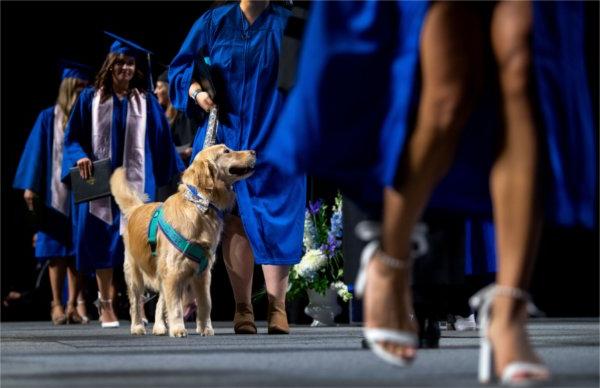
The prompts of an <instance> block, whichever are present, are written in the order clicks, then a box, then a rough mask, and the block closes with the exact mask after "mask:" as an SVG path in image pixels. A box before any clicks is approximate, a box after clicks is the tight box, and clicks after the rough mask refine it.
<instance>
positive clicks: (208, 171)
mask: <svg viewBox="0 0 600 388" xmlns="http://www.w3.org/2000/svg"><path fill="white" fill-rule="evenodd" d="M216 175H217V166H216V165H215V164H214V163H213V162H212V161H211V160H208V159H205V160H203V161H201V162H200V168H199V169H198V175H197V177H198V187H201V188H203V189H204V190H207V191H212V190H213V189H214V188H215V178H216Z"/></svg>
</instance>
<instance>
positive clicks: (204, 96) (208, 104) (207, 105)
mask: <svg viewBox="0 0 600 388" xmlns="http://www.w3.org/2000/svg"><path fill="white" fill-rule="evenodd" d="M196 104H198V105H199V106H200V108H202V109H204V110H205V111H206V112H210V109H211V108H212V107H214V106H215V103H214V101H213V100H212V98H210V96H209V95H208V93H207V92H200V93H198V95H197V96H196Z"/></svg>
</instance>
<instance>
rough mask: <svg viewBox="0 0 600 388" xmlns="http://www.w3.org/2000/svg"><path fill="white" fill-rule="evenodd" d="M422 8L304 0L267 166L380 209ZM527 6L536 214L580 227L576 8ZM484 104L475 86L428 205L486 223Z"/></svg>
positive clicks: (587, 211) (586, 200)
mask: <svg viewBox="0 0 600 388" xmlns="http://www.w3.org/2000/svg"><path fill="white" fill-rule="evenodd" d="M427 7H428V3H427V2H396V3H391V2H316V3H315V4H314V5H313V8H312V9H311V15H310V17H309V20H308V25H307V31H306V33H305V36H304V40H303V48H302V52H301V58H300V63H299V68H298V75H297V79H298V80H299V82H298V84H297V86H296V87H295V89H294V90H292V92H291V94H290V96H289V98H288V101H287V103H286V105H285V107H284V109H283V111H282V114H281V116H280V119H279V121H278V125H277V126H276V129H275V131H274V132H273V134H272V136H271V139H270V141H271V143H270V144H269V146H268V147H267V156H266V157H267V160H268V161H269V162H272V163H273V164H274V165H276V166H277V167H279V168H281V169H283V170H284V171H286V172H287V173H290V174H294V173H305V172H309V173H313V174H315V175H319V176H322V177H325V178H328V179H331V180H334V181H335V182H336V183H338V184H340V185H341V186H342V187H343V188H344V191H345V192H346V193H347V194H348V195H350V196H353V197H355V198H357V199H358V200H359V202H361V203H363V204H364V205H367V206H368V204H372V203H380V202H381V190H382V188H383V187H385V186H390V185H391V184H392V183H393V179H394V176H395V173H396V169H397V166H398V163H399V160H400V158H401V156H402V152H403V150H404V147H405V143H406V140H407V139H408V135H409V134H410V130H411V127H410V121H411V119H412V117H413V115H414V113H415V108H416V103H417V101H418V99H417V97H418V94H419V84H418V82H417V80H418V65H419V57H418V54H419V39H420V34H421V29H422V25H423V21H424V18H425V15H426V13H427ZM533 10H534V19H533V34H532V36H533V42H532V43H533V44H532V54H533V71H534V73H533V76H534V85H535V92H536V93H535V95H536V101H537V104H536V106H537V108H538V109H539V110H540V113H541V122H540V126H539V130H540V136H541V140H542V142H541V144H544V145H545V147H543V148H544V149H543V150H542V154H546V155H547V161H548V163H543V172H544V175H545V178H546V179H545V181H544V190H543V192H544V194H545V197H546V198H545V199H546V202H547V204H548V206H547V208H546V210H547V212H546V219H547V220H549V221H553V222H555V223H558V224H560V225H565V226H570V225H577V224H578V225H582V226H586V227H592V226H594V225H596V224H597V211H596V207H595V206H596V205H595V203H596V199H597V187H598V183H597V163H596V158H597V140H596V132H597V129H596V128H595V123H594V114H593V112H592V108H591V99H590V93H589V83H588V81H587V76H586V74H587V72H586V69H585V55H584V47H585V45H584V37H585V34H586V33H585V23H584V17H583V3H580V2H534V3H533ZM391 85H393V87H390V86H391ZM494 98H495V97H494V96H493V91H492V90H486V94H485V95H483V96H482V98H480V99H479V102H478V105H477V107H476V108H475V110H474V112H473V114H472V115H471V117H470V120H469V123H468V124H467V125H466V127H465V128H464V131H463V134H462V137H461V143H460V144H459V148H458V150H457V154H456V155H457V157H456V160H455V163H454V165H453V167H452V168H451V170H450V172H449V174H448V176H447V177H446V178H445V179H444V180H443V181H442V182H441V183H440V185H439V186H438V188H437V189H436V191H435V193H434V194H433V196H432V199H431V202H430V206H431V207H434V208H443V209H449V210H458V211H462V212H465V213H467V214H473V215H478V216H483V215H487V216H488V217H489V216H491V206H490V198H489V188H488V184H489V180H488V176H489V170H490V167H491V165H492V162H493V158H494V156H495V153H494V150H495V144H494V142H493V139H494V138H496V136H494V135H495V134H494V132H495V131H497V130H498V125H499V123H500V120H499V115H500V113H499V112H498V109H497V104H496V101H495V100H494ZM282 156H285V157H286V159H283V158H282ZM543 162H546V161H543Z"/></svg>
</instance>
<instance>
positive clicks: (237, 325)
mask: <svg viewBox="0 0 600 388" xmlns="http://www.w3.org/2000/svg"><path fill="white" fill-rule="evenodd" d="M233 331H235V334H256V325H255V324H254V310H252V304H248V303H236V305H235V316H234V317H233Z"/></svg>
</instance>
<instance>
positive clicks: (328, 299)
mask: <svg viewBox="0 0 600 388" xmlns="http://www.w3.org/2000/svg"><path fill="white" fill-rule="evenodd" d="M307 293H308V306H306V307H305V308H304V313H305V314H306V315H308V316H309V317H311V318H312V319H313V321H312V323H311V324H310V325H311V326H313V327H315V326H335V322H334V321H333V320H334V318H335V317H336V316H337V315H338V314H339V313H341V312H342V308H341V307H340V305H338V303H337V293H336V291H335V289H332V288H328V289H327V291H325V295H321V294H319V293H318V292H316V291H314V290H310V289H309V290H307Z"/></svg>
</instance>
